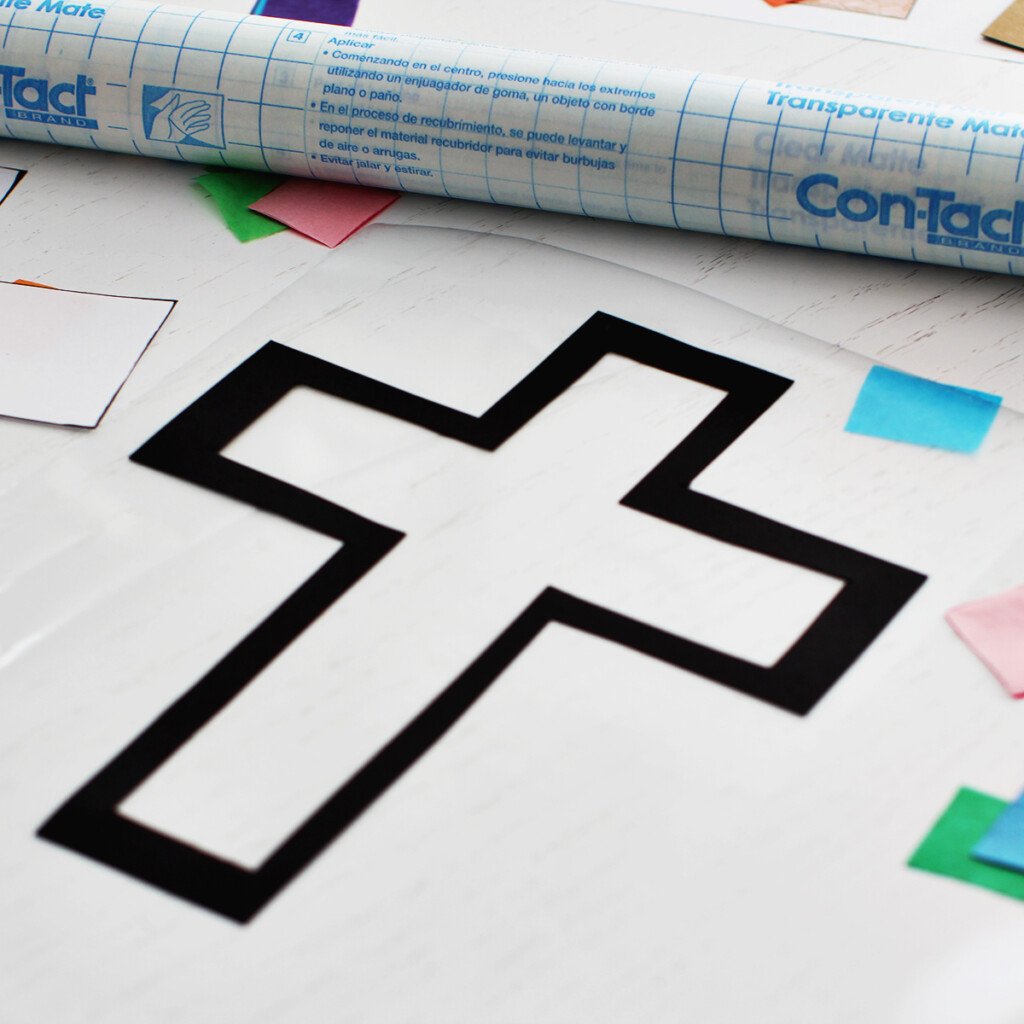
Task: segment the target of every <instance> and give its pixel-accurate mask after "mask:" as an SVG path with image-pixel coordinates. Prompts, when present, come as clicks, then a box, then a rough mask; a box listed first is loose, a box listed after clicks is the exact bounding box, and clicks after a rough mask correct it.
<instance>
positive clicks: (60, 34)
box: [0, 0, 1024, 274]
mask: <svg viewBox="0 0 1024 1024" xmlns="http://www.w3.org/2000/svg"><path fill="white" fill-rule="evenodd" d="M0 39H2V42H3V48H2V50H0V60H2V61H3V63H2V64H0V89H2V98H3V110H2V117H0V132H2V134H3V135H4V136H6V137H10V138H16V139H24V140H37V141H40V142H48V143H53V142H57V143H60V144H65V145H77V146H87V147H93V148H99V149H104V150H112V151H118V152H125V153H133V154H144V155H147V156H154V157H161V158H165V159H178V160H187V161H193V162H197V163H205V164H217V165H222V166H231V167H239V168H248V169H256V170H271V171H277V172H281V173H284V174H290V175H301V176H306V177H312V178H323V179H327V180H331V181H342V182H350V183H357V184H365V185H373V186H377V187H382V188H392V189H398V190H405V191H410V192H421V193H426V194H430V195H442V196H451V197H456V198H462V199H471V200H478V201H485V202H493V203H501V204H508V205H512V206H522V207H528V208H534V209H540V210H550V211H555V212H559V213H573V214H579V215H582V216H588V217H606V218H613V219H616V220H624V221H635V222H637V223H642V224H654V225H662V226H666V227H675V228H682V229H687V230H694V231H709V232H714V233H716V234H722V235H736V236H742V237H747V238H758V239H764V240H769V241H776V242H787V243H793V244H798V245H805V246H812V247H816V248H823V249H837V250H843V251H849V252H858V253H868V254H871V255H879V256H888V257H897V258H900V259H906V260H913V261H918V262H927V263H941V264H950V265H953V266H962V267H970V268H973V269H979V270H991V271H997V272H1002V273H1011V274H1020V273H1022V272H1024V261H1022V257H1024V189H1022V186H1021V172H1022V164H1024V127H1022V122H1024V115H1022V116H1020V117H1017V116H1014V115H1007V114H996V113H990V112H984V111H974V110H969V109H965V108H960V107H949V106H942V105H940V104H934V103H928V102H922V101H911V100H898V99H892V98H887V97H882V96H871V95H865V94H860V93H854V92H849V91H834V90H828V89H823V88H818V87H807V86H799V85H791V84H787V83H779V82H776V83H772V82H763V81H753V80H743V79H739V78H733V77H727V76H722V75H713V74H703V73H698V72H693V71H684V70H677V69H673V68H663V67H647V66H643V65H636V64H624V63H616V62H612V61H601V60H595V59H591V58H582V57H572V56H565V55H562V54H550V53H537V52H532V51H517V50H506V49H501V48H496V47H492V46H485V45H479V44H473V43H465V42H456V41H451V40H438V39H424V38H418V37H413V36H403V35H393V34H390V33H386V32H372V31H361V30H357V29H353V28H339V27H334V26H327V25H316V24H310V23H304V22H285V21H280V20H277V19H273V18H262V17H257V16H244V17H243V16H238V15H233V14H228V13H222V12H217V11H202V12H198V11H195V10H192V9H187V8H175V7H168V6H164V5H157V4H149V3H139V2H134V0H123V2H115V3H112V4H107V5H103V6H94V5H92V4H91V3H84V2H83V3H77V2H67V0H0Z"/></svg>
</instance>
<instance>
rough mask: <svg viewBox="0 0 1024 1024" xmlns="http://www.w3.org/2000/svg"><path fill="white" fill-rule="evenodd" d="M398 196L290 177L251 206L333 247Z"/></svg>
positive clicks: (363, 188) (329, 182) (377, 189)
mask: <svg viewBox="0 0 1024 1024" xmlns="http://www.w3.org/2000/svg"><path fill="white" fill-rule="evenodd" d="M399 195H400V193H398V192H391V191H388V190H387V189H382V188H366V187H364V186H362V185H344V184H339V183H336V182H333V181H311V180H309V179H308V178H292V179H289V180H288V181H286V182H285V183H284V184H283V185H281V186H280V187H279V188H275V189H274V191H273V192H271V193H269V194H268V195H265V196H264V197H263V198H262V199H258V200H257V201H256V202H255V203H253V204H252V205H251V206H250V209H252V210H256V211H257V212H258V213H262V214H264V215H265V216H267V217H272V218H273V219H274V220H275V221H280V222H281V223H282V224H286V225H287V226H288V227H290V228H292V229H293V230H294V231H298V232H299V233H300V234H303V235H307V236H308V237H309V238H313V239H315V240H316V241H318V242H322V243H323V244H324V245H328V246H330V247H331V248H332V249H333V248H334V247H335V246H336V245H340V244H341V243H342V242H344V241H345V239H346V238H348V237H349V235H351V234H353V233H354V232H356V231H358V230H359V229H360V228H361V227H362V226H363V225H364V224H366V223H367V222H368V221H370V220H372V219H373V218H374V217H376V216H377V214H379V213H380V212H381V211H382V210H384V209H386V208H387V207H389V206H390V205H391V204H392V203H393V202H394V201H395V200H396V199H397V198H398V197H399Z"/></svg>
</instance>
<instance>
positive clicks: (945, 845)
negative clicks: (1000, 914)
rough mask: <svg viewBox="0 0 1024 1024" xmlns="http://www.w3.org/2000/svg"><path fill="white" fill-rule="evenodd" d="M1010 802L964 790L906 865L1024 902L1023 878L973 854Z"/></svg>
mask: <svg viewBox="0 0 1024 1024" xmlns="http://www.w3.org/2000/svg"><path fill="white" fill-rule="evenodd" d="M1006 807H1007V802H1006V801H1005V800H999V799H997V798H996V797H994V796H988V795H987V794H985V793H979V792H978V791H977V790H974V789H966V788H965V789H961V790H960V792H959V793H957V795H956V796H955V797H954V798H953V802H952V803H951V804H950V805H949V806H948V807H947V808H946V810H945V811H944V812H943V814H942V817H941V818H939V820H938V821H937V822H936V823H935V825H934V826H933V827H932V830H931V832H929V833H928V835H927V836H925V838H924V842H922V843H921V845H920V846H919V847H918V848H917V849H916V850H915V851H914V854H913V856H912V857H911V858H910V860H909V861H907V863H908V864H909V865H910V866H911V867H912V868H919V869H920V870H921V871H931V872H932V873H933V874H936V875H945V876H946V877H948V878H957V879H959V880H960V881H961V882H970V883H971V885H980V886H981V887H982V888H984V889H991V890H992V891H993V892H999V893H1002V894H1003V895H1004V896H1013V897H1014V898H1015V899H1018V900H1024V874H1021V873H1019V872H1017V871H1009V870H1007V869H1006V868H997V867H994V866H993V865H991V864H985V863H983V862H982V861H979V860H975V859H974V858H973V857H972V856H971V850H972V849H973V848H974V846H975V844H976V843H977V842H978V840H980V839H981V837H982V836H983V835H985V833H986V832H988V830H989V829H990V828H991V827H992V826H993V824H995V821H996V819H997V818H998V817H999V816H1000V815H1001V814H1002V813H1003V811H1004V810H1006Z"/></svg>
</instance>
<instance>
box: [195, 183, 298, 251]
mask: <svg viewBox="0 0 1024 1024" xmlns="http://www.w3.org/2000/svg"><path fill="white" fill-rule="evenodd" d="M284 180H285V179H284V178H282V177H280V176H278V175H276V174H260V173H258V172H256V171H218V172H216V173H212V174H204V175H203V176H202V177H201V178H197V179H196V184H198V185H200V186H201V187H202V188H203V189H204V190H205V191H206V193H207V194H208V195H209V196H210V197H211V198H212V199H213V201H214V203H216V205H217V209H218V210H219V211H220V215H221V216H222V217H223V218H224V223H225V224H227V226H228V229H229V230H230V231H231V233H232V234H233V235H234V236H235V238H237V239H238V240H239V241H240V242H251V241H252V240H253V239H254V238H264V237H266V236H267V235H276V234H277V232H278V231H287V230H288V229H287V227H286V226H285V225H284V224H279V223H278V222H277V221H276V220H271V219H270V218H269V217H264V216H263V214H262V213H256V212H255V211H254V210H250V209H249V204H250V203H255V202H256V200H257V199H262V198H263V197H264V196H265V195H267V193H268V192H273V190H274V189H275V188H277V186H278V185H280V184H281V183H282V182H283V181H284Z"/></svg>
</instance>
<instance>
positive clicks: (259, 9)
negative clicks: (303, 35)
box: [252, 0, 359, 31]
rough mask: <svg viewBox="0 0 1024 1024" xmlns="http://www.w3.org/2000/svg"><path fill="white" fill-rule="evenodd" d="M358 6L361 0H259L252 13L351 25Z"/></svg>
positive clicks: (327, 23) (295, 19)
mask: <svg viewBox="0 0 1024 1024" xmlns="http://www.w3.org/2000/svg"><path fill="white" fill-rule="evenodd" d="M358 7H359V0H258V2H257V3H256V5H255V6H254V7H253V9H252V13H253V14H262V15H263V16H264V17H267V18H284V19H286V20H288V21H315V22H317V23H319V24H321V25H351V24H352V22H354V21H355V20H356V10H357V9H358ZM299 31H301V30H299Z"/></svg>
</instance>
